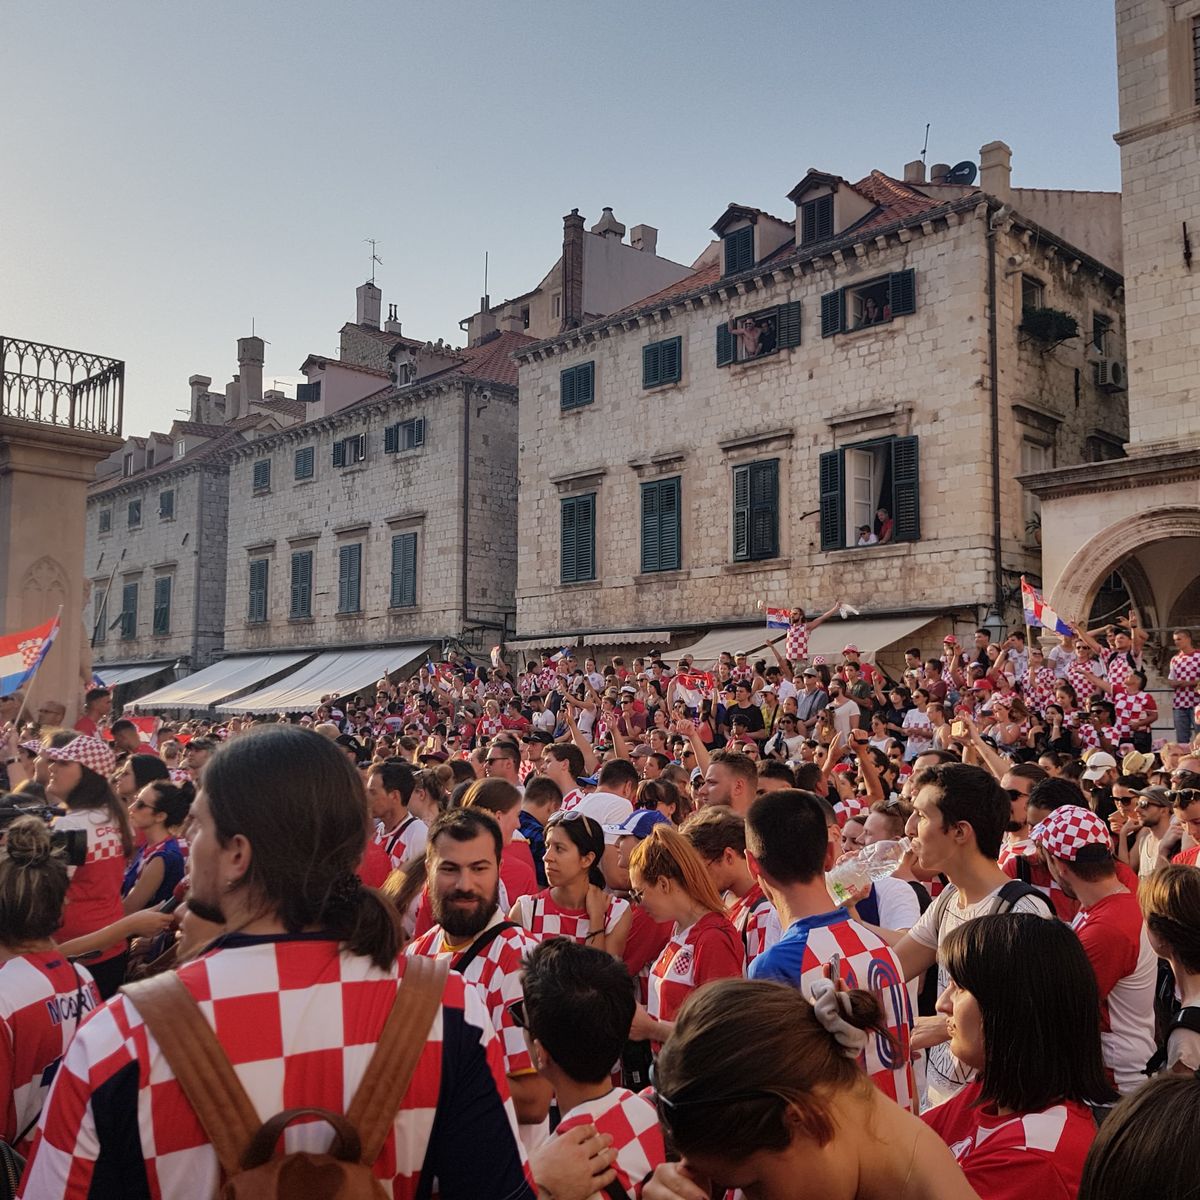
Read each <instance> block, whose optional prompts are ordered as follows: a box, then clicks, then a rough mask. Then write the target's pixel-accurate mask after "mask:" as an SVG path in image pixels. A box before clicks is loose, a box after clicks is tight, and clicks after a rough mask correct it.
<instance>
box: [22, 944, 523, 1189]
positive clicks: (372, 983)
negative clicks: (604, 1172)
mask: <svg viewBox="0 0 1200 1200" xmlns="http://www.w3.org/2000/svg"><path fill="white" fill-rule="evenodd" d="M406 961H407V959H405V958H404V957H403V956H401V958H400V960H399V961H398V962H397V963H396V964H394V965H393V966H392V967H391V968H390V969H389V970H387V971H381V970H380V969H379V968H378V967H376V966H375V965H374V964H373V963H372V962H371V961H370V960H369V959H367V958H363V957H360V956H358V955H352V954H348V953H345V952H343V950H342V949H341V947H340V946H339V945H338V943H337V942H334V941H331V940H329V939H328V938H327V937H326V936H324V935H321V934H297V935H288V934H283V935H275V936H267V937H247V936H245V935H229V936H226V937H224V938H222V939H220V941H219V942H218V943H217V946H216V948H214V949H213V950H212V951H210V952H209V953H208V954H206V955H205V956H204V957H203V958H200V959H198V960H196V961H195V962H191V963H188V964H187V965H186V966H183V967H181V968H180V969H179V978H180V979H181V980H182V981H183V983H184V984H185V985H186V987H187V989H188V991H189V992H191V993H192V996H193V997H194V998H195V999H196V1001H197V1003H198V1004H199V1006H200V1010H201V1012H202V1013H203V1014H204V1017H205V1019H206V1020H207V1021H208V1022H209V1023H210V1024H211V1025H212V1027H213V1029H214V1031H215V1033H216V1035H217V1037H218V1039H219V1040H220V1042H221V1045H222V1047H223V1048H224V1050H225V1053H226V1054H227V1055H228V1056H229V1060H230V1062H231V1063H232V1065H233V1068H234V1070H235V1072H236V1073H237V1076H238V1079H239V1080H240V1081H241V1083H242V1086H243V1087H244V1088H245V1089H246V1092H247V1094H248V1095H249V1097H250V1100H251V1102H252V1103H253V1105H254V1108H255V1110H256V1111H257V1113H258V1115H259V1116H260V1117H262V1118H264V1119H266V1118H268V1117H270V1116H272V1115H274V1114H275V1113H277V1112H281V1111H283V1110H284V1109H289V1108H297V1107H319V1108H327V1109H330V1110H332V1111H334V1112H345V1111H346V1108H347V1107H348V1106H349V1104H350V1101H351V1099H352V1098H353V1096H354V1093H355V1091H356V1090H357V1088H358V1084H359V1081H360V1080H361V1078H362V1075H363V1073H364V1071H365V1070H366V1067H367V1064H368V1062H369V1061H370V1059H371V1056H372V1054H373V1053H374V1051H375V1047H376V1043H377V1041H378V1038H379V1034H380V1031H381V1030H382V1028H383V1024H384V1022H385V1020H386V1019H387V1016H388V1013H389V1011H390V1010H391V1006H392V1002H393V1000H394V998H395V995H396V990H397V984H398V981H399V978H400V976H401V975H402V973H403V965H402V964H403V963H405V962H406ZM435 1118H436V1120H435ZM331 1141H332V1131H331V1130H330V1128H329V1126H328V1125H326V1124H324V1123H323V1122H321V1121H305V1122H302V1123H298V1124H294V1125H291V1126H289V1127H288V1129H287V1131H286V1132H285V1133H284V1135H283V1146H284V1151H285V1152H286V1153H291V1152H295V1151H301V1150H308V1151H312V1152H316V1153H321V1152H324V1151H327V1150H328V1148H329V1145H330V1143H331ZM466 1147H469V1148H470V1153H464V1149H465V1148H466ZM374 1173H375V1176H376V1177H377V1178H378V1179H379V1180H380V1182H381V1183H382V1185H383V1188H384V1193H385V1194H386V1195H387V1196H389V1197H393V1198H395V1200H399V1198H404V1200H408V1198H410V1197H415V1196H416V1195H417V1193H418V1189H419V1187H420V1186H421V1182H422V1177H423V1176H424V1177H425V1186H426V1188H428V1186H429V1182H430V1179H431V1178H433V1177H436V1178H437V1179H438V1180H439V1182H440V1185H441V1191H442V1194H443V1195H463V1196H467V1195H471V1196H476V1195H477V1196H491V1195H503V1196H506V1197H507V1196H509V1195H510V1194H511V1195H513V1196H519V1197H522V1198H523V1200H531V1198H532V1195H533V1193H532V1191H531V1190H529V1186H528V1173H527V1170H526V1168H525V1165H524V1155H523V1152H522V1151H521V1149H520V1143H519V1141H518V1135H517V1120H516V1113H515V1111H514V1110H513V1106H512V1101H511V1100H510V1099H509V1093H508V1082H507V1080H506V1079H505V1077H504V1066H503V1062H502V1061H501V1053H500V1043H499V1041H498V1040H497V1038H496V1034H495V1031H494V1029H493V1028H492V1022H491V1020H490V1019H489V1017H488V1015H487V1011H486V1009H485V1008H484V1004H483V998H482V996H481V995H480V993H479V991H478V989H476V988H474V987H471V986H469V985H467V984H465V983H464V982H463V981H462V979H460V978H459V977H458V976H456V975H454V974H453V973H452V974H451V975H450V976H449V978H448V979H447V982H446V990H445V995H444V997H443V1001H442V1007H441V1009H440V1010H439V1012H438V1014H437V1016H436V1017H435V1018H434V1021H433V1025H432V1027H431V1029H430V1032H429V1034H428V1037H427V1039H426V1043H425V1048H424V1050H423V1051H422V1053H421V1057H420V1059H419V1061H418V1063H417V1068H416V1071H415V1073H414V1075H413V1079H412V1083H411V1084H410V1085H409V1088H408V1091H407V1093H406V1094H405V1097H404V1100H403V1102H402V1103H401V1106H400V1109H399V1111H398V1113H397V1114H396V1121H395V1124H394V1126H393V1130H392V1133H391V1135H390V1136H389V1137H388V1139H387V1141H386V1142H385V1143H384V1147H383V1150H382V1152H381V1153H380V1155H379V1158H378V1159H377V1160H376V1162H375V1164H374ZM220 1175H221V1173H220V1167H219V1164H218V1162H217V1156H216V1154H215V1152H214V1151H213V1149H212V1146H211V1145H210V1144H209V1141H208V1138H207V1136H206V1135H205V1133H204V1130H203V1128H202V1127H201V1125H200V1122H199V1121H198V1120H197V1118H196V1115H195V1113H194V1112H193V1110H192V1108H191V1105H189V1104H188V1102H187V1100H186V1099H185V1097H184V1095H183V1091H182V1089H181V1088H180V1086H179V1084H178V1083H177V1082H176V1080H175V1077H174V1074H173V1072H172V1071H171V1068H170V1067H169V1066H168V1064H167V1062H166V1059H165V1058H164V1057H163V1055H162V1053H161V1051H160V1050H159V1048H158V1045H157V1043H156V1042H155V1040H154V1039H153V1038H152V1037H151V1036H150V1034H149V1031H148V1030H147V1029H146V1027H145V1025H144V1024H143V1022H142V1019H141V1016H140V1015H139V1013H138V1012H137V1009H136V1008H135V1007H134V1005H133V1004H132V1003H131V1002H130V1001H129V1000H128V999H127V998H126V997H125V996H124V995H117V996H114V997H113V998H112V999H111V1000H109V1001H108V1002H107V1003H106V1004H104V1005H102V1006H101V1007H100V1008H99V1009H97V1010H96V1012H95V1013H94V1014H93V1015H92V1016H91V1017H90V1018H89V1019H88V1021H87V1022H86V1023H85V1024H84V1025H83V1026H82V1027H81V1028H80V1030H79V1032H78V1033H77V1034H76V1036H75V1039H74V1041H73V1042H72V1043H71V1046H70V1048H69V1049H68V1051H67V1054H66V1057H65V1058H64V1059H63V1062H62V1066H61V1067H60V1068H59V1072H58V1075H57V1076H56V1078H55V1081H54V1085H53V1087H52V1089H51V1092H50V1097H49V1099H48V1101H47V1103H46V1109H45V1112H44V1113H43V1116H42V1120H41V1122H40V1124H39V1128H38V1133H37V1138H36V1140H35V1142H34V1147H33V1152H32V1156H31V1158H30V1162H29V1166H28V1168H27V1170H26V1174H25V1178H24V1181H23V1191H22V1193H21V1194H22V1196H24V1197H25V1200H59V1198H60V1197H62V1198H64V1200H65V1198H67V1197H71V1198H72V1200H74V1198H76V1197H79V1198H82V1197H84V1196H88V1195H91V1194H103V1195H118V1194H120V1195H125V1194H128V1195H148V1196H150V1197H151V1200H196V1198H197V1197H210V1196H216V1195H217V1192H218V1188H219V1186H220V1183H221V1177H220ZM143 1178H144V1179H145V1184H144V1185H143V1184H142V1179H143ZM93 1188H95V1189H96V1191H95V1192H93V1191H92V1189H93ZM426 1194H428V1192H426Z"/></svg>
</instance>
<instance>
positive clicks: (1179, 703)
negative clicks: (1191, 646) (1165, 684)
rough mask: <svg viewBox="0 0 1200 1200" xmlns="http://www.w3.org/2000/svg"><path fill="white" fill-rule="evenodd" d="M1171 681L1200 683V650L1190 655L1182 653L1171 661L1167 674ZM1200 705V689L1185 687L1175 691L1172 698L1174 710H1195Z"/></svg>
mask: <svg viewBox="0 0 1200 1200" xmlns="http://www.w3.org/2000/svg"><path fill="white" fill-rule="evenodd" d="M1167 678H1168V679H1170V680H1175V679H1180V680H1183V681H1184V682H1186V683H1197V682H1200V650H1193V651H1192V652H1191V653H1190V654H1184V653H1183V652H1182V651H1181V652H1180V653H1179V654H1176V655H1175V656H1174V657H1173V658H1172V659H1171V669H1170V670H1169V671H1168V672H1167ZM1197 704H1200V688H1194V687H1183V688H1179V689H1178V690H1177V691H1175V694H1174V695H1173V696H1172V698H1171V706H1172V707H1173V708H1195V706H1196V705H1197Z"/></svg>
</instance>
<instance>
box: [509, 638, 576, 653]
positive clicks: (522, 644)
mask: <svg viewBox="0 0 1200 1200" xmlns="http://www.w3.org/2000/svg"><path fill="white" fill-rule="evenodd" d="M577 645H579V636H578V635H577V634H574V633H567V634H563V636H562V637H555V636H554V635H553V634H548V635H547V636H546V637H541V638H514V639H513V640H512V641H511V642H505V643H504V649H505V650H512V651H514V652H519V653H524V652H525V651H527V650H553V651H554V652H555V653H556V654H557V653H558V651H559V650H562V649H563V648H564V647H566V648H568V649H570V648H571V647H574V646H577Z"/></svg>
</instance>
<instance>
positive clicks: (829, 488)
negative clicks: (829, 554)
mask: <svg viewBox="0 0 1200 1200" xmlns="http://www.w3.org/2000/svg"><path fill="white" fill-rule="evenodd" d="M818 476H819V478H820V490H821V549H822V550H840V549H841V548H842V547H843V546H844V545H845V541H846V539H845V531H846V522H845V518H844V517H843V508H842V452H841V451H840V450H829V451H826V452H825V453H824V454H822V455H821V461H820V468H819V470H818Z"/></svg>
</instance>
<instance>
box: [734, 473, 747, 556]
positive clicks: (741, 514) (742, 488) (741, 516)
mask: <svg viewBox="0 0 1200 1200" xmlns="http://www.w3.org/2000/svg"><path fill="white" fill-rule="evenodd" d="M733 557H734V561H735V562H744V561H745V560H746V559H748V558H749V557H750V468H749V467H734V468H733Z"/></svg>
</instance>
